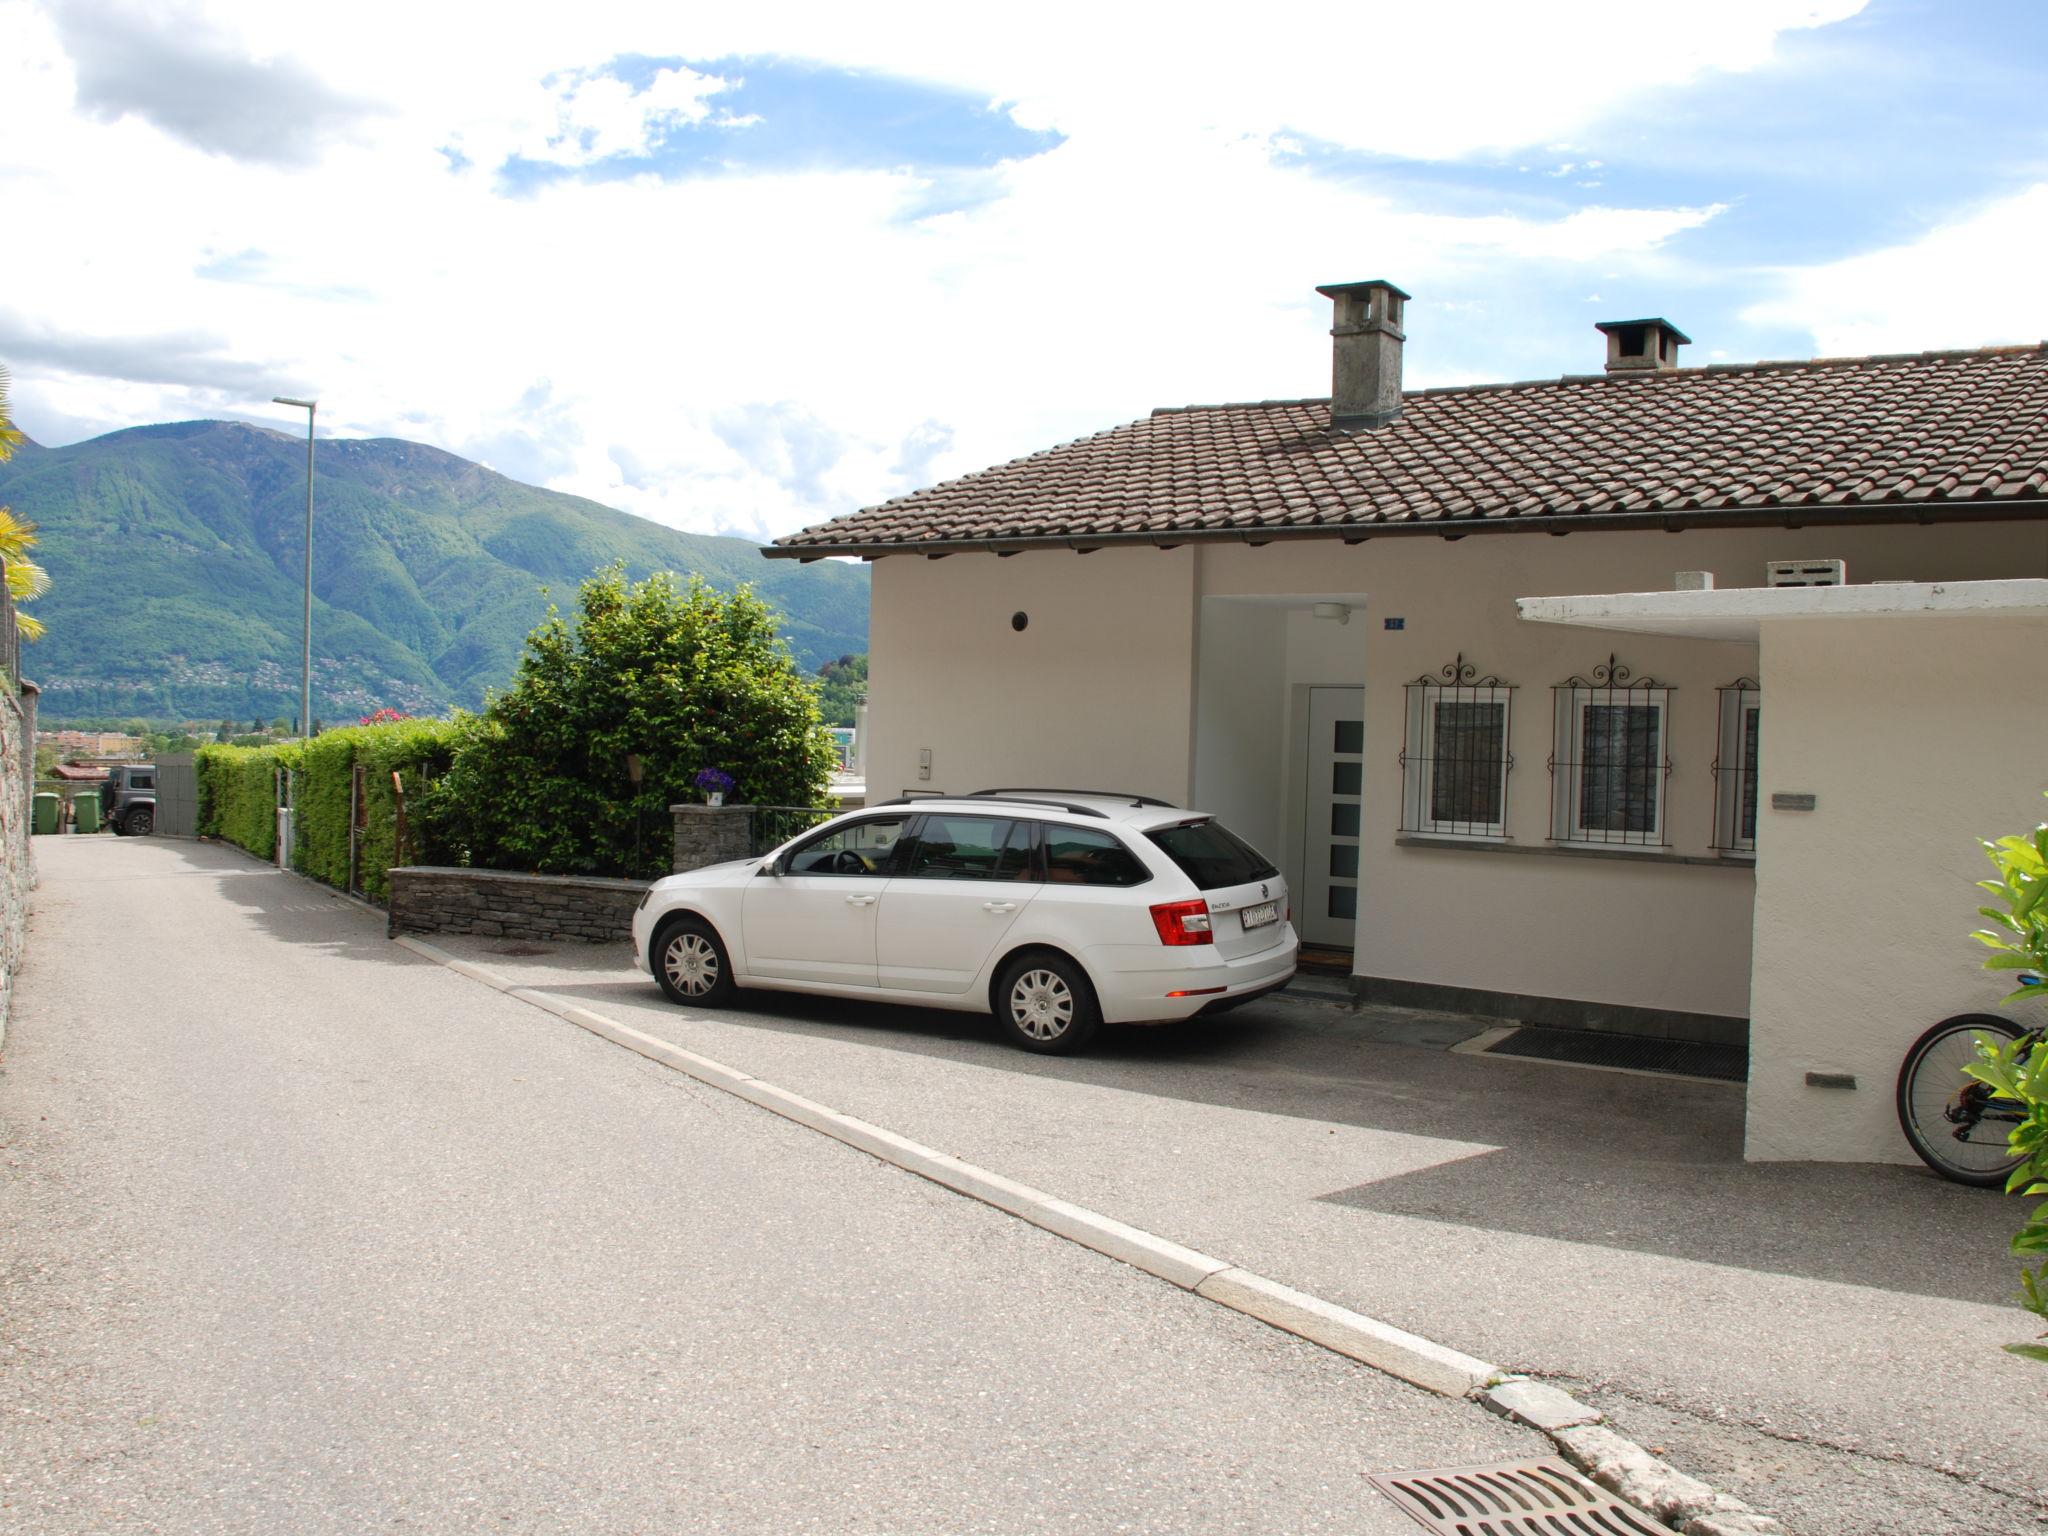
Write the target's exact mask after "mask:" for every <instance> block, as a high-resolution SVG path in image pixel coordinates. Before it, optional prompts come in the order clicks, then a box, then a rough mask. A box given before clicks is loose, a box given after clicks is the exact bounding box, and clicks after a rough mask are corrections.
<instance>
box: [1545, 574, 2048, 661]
mask: <svg viewBox="0 0 2048 1536" xmlns="http://www.w3.org/2000/svg"><path fill="white" fill-rule="evenodd" d="M1515 608H1516V610H1517V612H1518V613H1519V614H1520V616H1521V617H1522V618H1524V619H1528V620H1530V621H1531V622H1533V623H1537V624H1566V625H1572V626H1575V627H1577V628H1581V629H1614V630H1621V631H1624V632H1626V633H1629V634H1637V635H1687V636H1691V637H1692V638H1694V639H1697V640H1746V641H1748V642H1749V643H1750V644H1752V645H1754V644H1755V643H1756V641H1757V636H1758V634H1759V632H1760V631H1761V629H1762V627H1763V625H1765V624H1766V623H1769V622H1773V621H1776V620H1779V619H1874V618H1938V617H1948V618H1957V617H1968V618H1983V619H2013V618H2025V619H2041V618H2048V581H2043V580H2040V579H2038V578H2035V577H2022V578H2015V579H2013V580H2010V581H1898V582H1873V583H1870V584H1868V585H1865V586H1856V587H1728V588H1721V589H1718V590H1717V589H1714V588H1709V589H1707V590H1706V591H1703V592H1702V591H1684V592H1607V593H1597V594H1591V595H1588V596H1585V597H1518V598H1516V599H1515Z"/></svg>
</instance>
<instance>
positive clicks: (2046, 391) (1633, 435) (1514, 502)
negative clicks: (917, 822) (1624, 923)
mask: <svg viewBox="0 0 2048 1536" xmlns="http://www.w3.org/2000/svg"><path fill="white" fill-rule="evenodd" d="M1329 413H1330V408H1329V402H1328V401H1327V400H1267V401H1261V402H1258V403H1255V404H1245V405H1204V406H1184V407H1177V408H1172V409H1166V410H1160V411H1155V412H1154V413H1153V414H1152V415H1151V416H1149V417H1147V418H1146V419H1144V420H1142V421H1134V422H1131V423H1129V424H1128V425H1125V426H1121V427H1115V428H1112V429H1111V430H1109V431H1106V432H1098V433H1096V434H1095V435H1094V436H1092V437H1086V438H1082V439H1080V440H1079V441H1077V442H1072V443H1066V444H1063V445H1061V446H1059V447H1056V448H1049V449H1044V450H1042V451H1040V452H1038V453H1034V454H1031V455H1029V456H1028V457H1026V458H1022V459H1017V460H1014V461H1012V462H1010V463H1008V464H1000V465H997V466H996V467H995V468H993V469H987V470H983V471H981V472H980V473H979V474H973V475H968V476H966V477H965V478H963V479H959V480H952V481H948V482H946V483H945V484H942V485H935V486H932V487H930V488H928V489H926V490H921V491H917V492H914V493H912V494H910V495H908V496H900V497H897V498H896V499H895V500H893V501H887V502H884V503H882V504H881V505H880V506H875V507H869V508H867V509H865V510H864V511H860V512H855V513H851V514H849V515H848V516H845V517H841V518H837V519H835V520H833V521H831V522H829V523H823V524H820V525H819V526H817V527H814V528H807V529H805V530H804V531H803V532H802V533H797V534H792V535H790V536H789V537H787V538H784V539H781V540H779V541H778V543H777V546H776V548H775V550H774V551H773V552H774V553H776V554H784V555H805V554H809V553H812V552H813V551H815V552H819V553H825V552H832V553H886V552H888V551H889V550H892V549H906V548H910V549H914V548H919V547H925V546H932V545H944V544H949V543H950V544H975V545H987V544H998V545H1000V544H1002V543H1004V542H1006V541H1012V540H1020V539H1032V538H1045V537H1051V538H1064V537H1070V536H1096V537H1110V538H1114V537H1118V536H1123V537H1145V538H1152V539H1160V540H1170V539H1171V537H1172V536H1173V535H1175V534H1195V535H1200V534H1201V533H1203V532H1204V531H1210V532H1212V533H1213V532H1214V531H1217V530H1227V529H1234V530H1238V531H1239V532H1243V531H1246V530H1257V529H1259V528H1267V527H1271V528H1278V529H1285V528H1303V529H1309V528H1314V529H1328V530H1329V531H1330V534H1331V536H1335V535H1336V534H1338V533H1341V532H1343V531H1346V530H1349V529H1352V528H1356V527H1359V526H1361V525H1362V526H1364V527H1366V528H1367V529H1370V528H1371V527H1374V526H1387V525H1394V524H1403V523H1408V524H1420V523H1426V524H1429V525H1430V526H1431V527H1433V528H1437V527H1443V526H1445V525H1447V524H1451V523H1456V522H1460V521H1468V520H1470V521H1482V520H1483V521H1487V522H1490V523H1498V522H1502V521H1512V520H1514V519H1516V518H1527V517H1571V516H1586V515H1599V514H1624V515H1625V514H1629V513H1635V514H1637V515H1640V516H1644V517H1657V516H1667V515H1672V514H1677V513H1690V514H1698V513H1713V512H1716V511H1726V512H1729V513H1731V514H1732V513H1736V512H1741V511H1754V510H1758V509H1764V508H1770V507H1781V506H1813V507H1824V508H1835V509H1842V508H1848V509H1854V508H1855V507H1857V506H1859V505H1885V506H1893V505H1896V504H1898V503H1901V502H1906V503H1911V504H1915V505H1918V504H1923V503H1931V504H1939V503H1942V502H1969V501H1983V500H1988V499H1991V498H1996V499H1998V500H2000V501H2005V502H2010V501H2012V500H2014V499H2019V500H2022V501H2025V500H2033V499H2048V344H2044V345H2042V346H2031V347H2000V348H1987V349H1984V350H1981V351H1971V352H1928V353H1919V354H1909V355H1902V356H1887V357H1867V358H1836V359H1818V360H1814V361H1810V362H1798V363H1756V364H1746V365H1729V364H1720V363H1717V364H1714V365H1712V366H1710V367H1707V368H1689V369H1680V370H1678V371H1675V372H1672V373H1665V374H1657V375H1652V376H1649V377H1641V376H1637V377H1624V378H1610V377H1607V376H1606V375H1603V374H1595V375H1590V376H1570V377H1566V378H1563V379H1556V380H1550V381H1546V382H1538V383H1525V384H1495V385H1480V386H1473V387H1465V388H1457V389H1430V390H1418V391H1415V392H1412V393H1410V394H1408V395H1407V396H1406V397H1405V399H1404V402H1403V408H1402V412H1401V415H1400V417H1399V418H1398V419H1396V420H1395V421H1394V422H1392V423H1391V424H1390V425H1388V426H1385V427H1382V428H1379V429H1377V430H1374V431H1367V432H1358V433H1346V432H1334V431H1332V430H1331V429H1330V426H1329ZM2044 512H2048V508H2044Z"/></svg>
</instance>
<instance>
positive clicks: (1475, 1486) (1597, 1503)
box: [1372, 1461, 1676, 1536]
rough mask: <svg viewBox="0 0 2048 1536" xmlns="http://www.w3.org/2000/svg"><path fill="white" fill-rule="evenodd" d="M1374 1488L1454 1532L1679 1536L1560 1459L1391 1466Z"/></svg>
mask: <svg viewBox="0 0 2048 1536" xmlns="http://www.w3.org/2000/svg"><path fill="white" fill-rule="evenodd" d="M1372 1483H1373V1486H1374V1487H1376V1488H1378V1489H1379V1491H1380V1492H1381V1493H1384V1494H1385V1495H1386V1496H1387V1497H1388V1498H1390V1499H1392V1500H1393V1501H1394V1502H1395V1503H1396V1504H1398V1505H1400V1506H1401V1508H1403V1509H1404V1510H1406V1511H1407V1512H1408V1513H1409V1515H1410V1516H1412V1517H1413V1518H1414V1519H1415V1520H1416V1521H1417V1522H1418V1523H1419V1524H1421V1525H1423V1526H1424V1527H1426V1528H1427V1529H1429V1530H1432V1531H1440V1532H1447V1533H1450V1536H1676V1533H1675V1532H1674V1531H1673V1530H1672V1529H1671V1527H1670V1526H1668V1525H1665V1524H1663V1523H1661V1522H1660V1521H1657V1520H1654V1519H1652V1518H1651V1517H1650V1516H1649V1515H1646V1514H1644V1513H1643V1511H1641V1510H1640V1509H1637V1508H1636V1507H1635V1506H1633V1505H1631V1504H1624V1503H1622V1502H1621V1500H1619V1499H1617V1498H1616V1497H1615V1496H1614V1495H1613V1494H1611V1493H1609V1492H1608V1491H1607V1490H1606V1489H1604V1488H1602V1487H1600V1486H1599V1485H1597V1484H1595V1483H1590V1482H1588V1481H1587V1480H1586V1479H1585V1478H1583V1477H1581V1476H1579V1474H1578V1473H1576V1472H1574V1471H1573V1470H1572V1469H1571V1468H1570V1467H1568V1466H1566V1465H1565V1464H1564V1463H1563V1462H1561V1461H1497V1462H1494V1463H1492V1464H1491V1465H1488V1466H1483V1467H1446V1468H1442V1469H1439V1470H1436V1471H1431V1472H1390V1473H1387V1474H1385V1475H1379V1476H1375V1477H1374V1478H1373V1479H1372Z"/></svg>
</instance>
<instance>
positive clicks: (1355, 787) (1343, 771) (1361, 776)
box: [1330, 763, 1365, 795]
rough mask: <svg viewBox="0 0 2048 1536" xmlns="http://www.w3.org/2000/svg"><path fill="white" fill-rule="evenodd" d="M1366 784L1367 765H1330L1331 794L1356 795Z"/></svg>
mask: <svg viewBox="0 0 2048 1536" xmlns="http://www.w3.org/2000/svg"><path fill="white" fill-rule="evenodd" d="M1364 782H1365V764H1363V763H1332V764H1330V793H1331V794H1333V795H1355V794H1357V793H1358V792H1359V790H1360V787H1361V786H1362V785H1363V784H1364Z"/></svg>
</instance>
